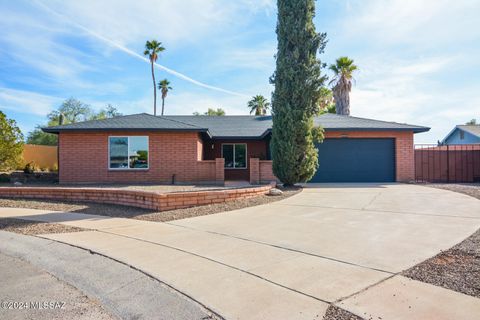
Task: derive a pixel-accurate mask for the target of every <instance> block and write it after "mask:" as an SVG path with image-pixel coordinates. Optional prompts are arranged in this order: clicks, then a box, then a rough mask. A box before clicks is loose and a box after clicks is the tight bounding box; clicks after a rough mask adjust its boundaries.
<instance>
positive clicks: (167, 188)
mask: <svg viewBox="0 0 480 320" xmlns="http://www.w3.org/2000/svg"><path fill="white" fill-rule="evenodd" d="M13 186H14V185H13V184H12V183H0V187H13ZM15 187H16V188H22V187H48V188H83V189H94V188H101V189H120V190H137V191H149V192H156V193H170V192H189V191H205V190H225V189H231V188H234V187H235V186H217V185H165V184H138V185H126V184H58V183H25V184H22V185H21V186H15Z"/></svg>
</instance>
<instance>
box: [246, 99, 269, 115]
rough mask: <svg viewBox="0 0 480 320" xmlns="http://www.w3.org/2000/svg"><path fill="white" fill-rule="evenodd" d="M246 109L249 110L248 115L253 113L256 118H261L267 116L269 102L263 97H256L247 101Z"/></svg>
mask: <svg viewBox="0 0 480 320" xmlns="http://www.w3.org/2000/svg"><path fill="white" fill-rule="evenodd" d="M248 108H249V109H250V114H252V113H254V112H255V115H256V116H263V115H266V114H267V110H268V109H269V108H270V102H268V100H267V98H265V97H264V96H262V95H256V96H254V97H253V98H252V100H250V101H248Z"/></svg>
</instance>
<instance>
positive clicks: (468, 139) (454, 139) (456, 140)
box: [445, 128, 480, 145]
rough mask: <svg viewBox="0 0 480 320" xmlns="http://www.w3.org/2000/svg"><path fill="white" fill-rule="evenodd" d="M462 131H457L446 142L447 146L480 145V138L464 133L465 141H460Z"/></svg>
mask: <svg viewBox="0 0 480 320" xmlns="http://www.w3.org/2000/svg"><path fill="white" fill-rule="evenodd" d="M460 131H461V130H460V129H458V128H457V129H455V131H454V132H453V133H452V134H451V135H450V137H448V139H446V140H445V144H448V145H455V144H474V143H480V138H479V137H476V136H474V135H473V134H471V133H468V132H466V131H464V135H463V139H460Z"/></svg>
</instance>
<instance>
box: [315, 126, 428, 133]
mask: <svg viewBox="0 0 480 320" xmlns="http://www.w3.org/2000/svg"><path fill="white" fill-rule="evenodd" d="M323 129H324V130H325V131H413V133H421V132H427V131H429V130H430V128H429V127H418V128H354V127H343V128H340V127H339V128H325V127H324V128H323Z"/></svg>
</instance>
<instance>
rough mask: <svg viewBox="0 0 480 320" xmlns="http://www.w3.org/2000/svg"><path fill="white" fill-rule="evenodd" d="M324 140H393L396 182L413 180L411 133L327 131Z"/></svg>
mask: <svg viewBox="0 0 480 320" xmlns="http://www.w3.org/2000/svg"><path fill="white" fill-rule="evenodd" d="M325 138H394V139H395V172H396V180H397V181H398V182H408V181H413V180H414V178H415V162H414V161H415V160H414V150H413V131H327V132H325Z"/></svg>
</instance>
